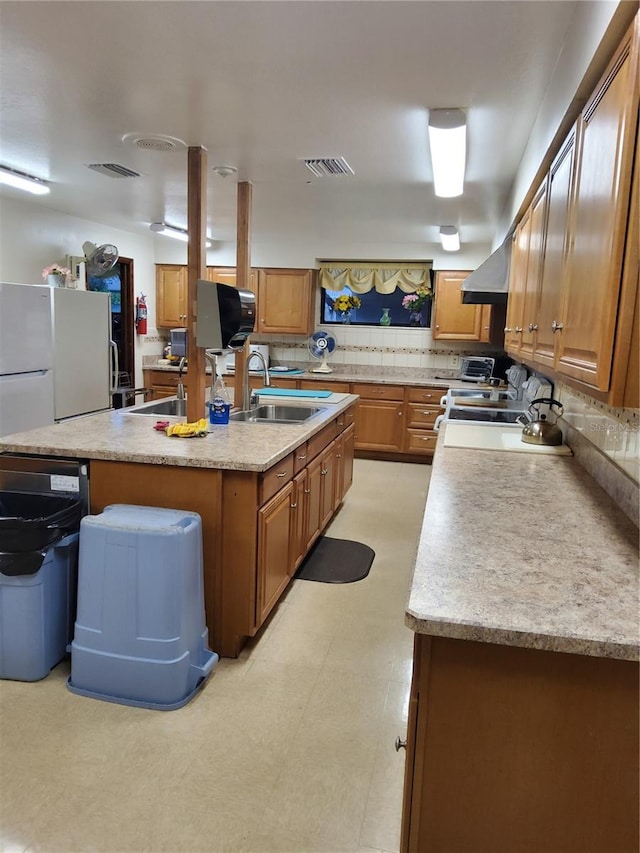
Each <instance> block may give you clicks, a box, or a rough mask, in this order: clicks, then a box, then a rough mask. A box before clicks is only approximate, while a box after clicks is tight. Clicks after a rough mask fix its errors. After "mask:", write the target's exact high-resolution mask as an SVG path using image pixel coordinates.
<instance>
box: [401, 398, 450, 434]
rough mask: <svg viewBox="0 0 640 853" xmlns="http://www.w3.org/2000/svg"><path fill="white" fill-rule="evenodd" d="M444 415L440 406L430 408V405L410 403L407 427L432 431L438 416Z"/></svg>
mask: <svg viewBox="0 0 640 853" xmlns="http://www.w3.org/2000/svg"><path fill="white" fill-rule="evenodd" d="M441 414H442V409H441V408H440V406H430V405H428V404H425V405H420V403H409V411H408V413H407V417H408V421H407V426H409V427H416V428H417V429H421V428H422V429H425V428H426V429H431V427H433V425H434V423H435V422H436V418H437V417H438V415H441Z"/></svg>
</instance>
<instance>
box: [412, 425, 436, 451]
mask: <svg viewBox="0 0 640 853" xmlns="http://www.w3.org/2000/svg"><path fill="white" fill-rule="evenodd" d="M437 440H438V433H437V432H430V431H429V430H424V429H409V430H407V450H408V451H409V452H410V453H433V451H434V450H435V446H436V441H437Z"/></svg>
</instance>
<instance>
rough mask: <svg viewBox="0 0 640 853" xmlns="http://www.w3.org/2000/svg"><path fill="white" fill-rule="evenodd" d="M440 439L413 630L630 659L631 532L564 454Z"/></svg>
mask: <svg viewBox="0 0 640 853" xmlns="http://www.w3.org/2000/svg"><path fill="white" fill-rule="evenodd" d="M443 435H444V431H442V432H441V435H440V437H439V439H438V445H437V448H436V453H435V457H434V461H433V469H432V474H431V481H430V485H429V493H428V497H427V504H426V509H425V515H424V520H423V526H422V531H421V534H420V540H419V544H418V549H417V555H416V562H415V567H414V574H413V579H412V583H411V588H410V592H409V600H408V604H407V608H406V613H405V622H406V624H407V625H408V626H409V627H410V628H411V629H412V630H413V631H415V632H416V633H420V634H430V635H433V636H440V637H451V638H457V639H466V640H476V641H481V642H487V643H496V644H498V645H511V646H521V647H526V648H533V649H546V650H549V651H557V652H567V653H572V654H580V655H592V656H595V657H611V658H620V659H624V660H638V658H639V649H640V642H639V635H640V628H639V625H640V618H639V607H638V592H639V578H638V529H637V528H636V527H635V526H634V525H633V523H632V522H631V521H630V519H629V518H627V516H626V515H625V514H624V513H623V512H622V511H621V510H620V509H619V508H618V507H617V506H616V504H615V503H614V502H613V501H612V499H611V498H610V497H609V496H608V495H607V494H606V492H604V491H603V489H602V488H601V487H600V486H599V485H598V484H597V483H596V482H595V480H593V479H592V477H591V476H590V475H589V474H588V473H587V472H586V471H585V470H584V469H583V468H582V467H581V466H580V465H579V463H578V462H577V461H576V460H575V459H574V458H572V457H560V456H546V455H537V454H528V453H508V452H499V451H487V450H468V449H459V448H453V447H444V446H443Z"/></svg>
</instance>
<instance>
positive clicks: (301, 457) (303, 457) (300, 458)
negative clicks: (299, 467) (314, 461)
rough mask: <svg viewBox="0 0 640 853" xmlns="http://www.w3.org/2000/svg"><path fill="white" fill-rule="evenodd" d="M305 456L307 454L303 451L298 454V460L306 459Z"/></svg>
mask: <svg viewBox="0 0 640 853" xmlns="http://www.w3.org/2000/svg"><path fill="white" fill-rule="evenodd" d="M306 458H307V454H306V453H303V454H302V456H298V459H299V460H300V462H302V460H303V459H306Z"/></svg>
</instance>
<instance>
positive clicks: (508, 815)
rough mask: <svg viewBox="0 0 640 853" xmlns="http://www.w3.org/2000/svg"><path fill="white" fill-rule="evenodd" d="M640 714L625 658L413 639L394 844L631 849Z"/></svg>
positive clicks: (495, 852)
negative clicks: (397, 830) (398, 830)
mask: <svg viewBox="0 0 640 853" xmlns="http://www.w3.org/2000/svg"><path fill="white" fill-rule="evenodd" d="M559 708H561V709H562V713H561V714H558V709H559ZM637 716H638V669H637V664H636V663H634V662H633V661H626V660H615V659H609V658H598V657H590V656H587V655H578V654H563V653H559V652H550V651H541V650H537V649H530V648H517V647H513V646H507V645H497V644H493V643H481V642H474V641H470V640H455V639H449V638H446V637H431V636H428V635H424V634H416V635H415V640H414V668H413V678H412V682H411V695H410V702H409V724H408V729H407V760H406V765H405V786H404V805H403V813H402V835H401V841H400V850H401V851H402V853H443V851H447V853H448V851H469V853H514V851H517V853H541V851H542V850H545V851H549V853H551V851H554V853H555V851H560V850H561V851H562V853H585V851H593V853H604V851H609V850H611V851H614V850H615V851H616V853H632V851H637V849H638V776H637V760H638V759H637V755H638V725H637Z"/></svg>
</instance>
